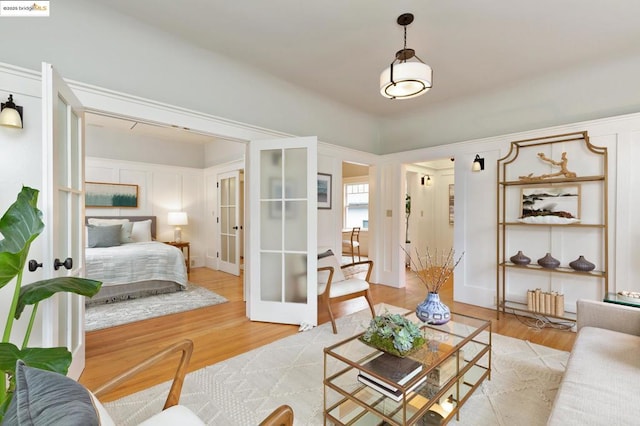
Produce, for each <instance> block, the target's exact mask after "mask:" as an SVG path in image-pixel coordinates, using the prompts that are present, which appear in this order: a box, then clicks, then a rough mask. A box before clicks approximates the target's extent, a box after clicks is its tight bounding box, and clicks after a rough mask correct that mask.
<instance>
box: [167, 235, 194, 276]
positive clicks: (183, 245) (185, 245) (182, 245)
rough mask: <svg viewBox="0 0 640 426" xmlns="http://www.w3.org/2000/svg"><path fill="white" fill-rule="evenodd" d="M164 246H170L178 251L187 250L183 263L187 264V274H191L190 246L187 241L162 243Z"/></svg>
mask: <svg viewBox="0 0 640 426" xmlns="http://www.w3.org/2000/svg"><path fill="white" fill-rule="evenodd" d="M164 243H165V244H169V245H170V246H174V247H178V248H179V249H180V250H182V251H183V252H184V249H185V248H186V249H187V257H186V259H185V262H186V264H187V274H188V273H189V272H191V245H190V244H189V242H188V241H180V242H178V241H164Z"/></svg>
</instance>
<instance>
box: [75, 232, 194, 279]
mask: <svg viewBox="0 0 640 426" xmlns="http://www.w3.org/2000/svg"><path fill="white" fill-rule="evenodd" d="M85 257H86V273H87V278H91V279H94V280H98V281H102V285H103V287H104V286H109V285H119V284H129V283H136V282H141V281H149V280H162V281H174V282H176V283H178V284H180V285H182V286H183V287H186V285H187V269H186V266H185V263H184V256H183V254H182V251H181V250H180V249H179V248H177V247H173V246H170V245H168V244H164V243H160V242H157V241H151V242H144V243H128V244H122V245H119V246H115V247H99V248H87V249H86V253H85Z"/></svg>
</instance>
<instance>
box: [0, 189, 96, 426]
mask: <svg viewBox="0 0 640 426" xmlns="http://www.w3.org/2000/svg"><path fill="white" fill-rule="evenodd" d="M37 202H38V190H36V189H33V188H29V187H24V186H23V187H22V190H21V191H20V193H19V194H18V198H17V200H16V201H15V203H13V204H12V205H11V206H10V207H9V208H8V209H7V211H6V212H5V213H4V215H3V216H2V218H0V233H2V235H3V237H4V239H3V240H0V288H2V287H5V286H6V285H7V284H9V283H10V282H11V281H12V280H13V279H14V278H15V282H14V284H15V289H14V291H13V297H12V299H11V306H10V308H9V313H8V316H7V320H6V323H5V325H4V333H3V335H2V341H1V342H0V369H2V372H3V373H4V376H3V381H4V383H5V385H4V386H0V420H1V419H2V418H3V417H4V413H5V411H6V409H7V407H8V405H9V402H10V401H11V398H12V396H13V390H14V387H15V379H14V374H15V366H16V362H17V360H18V359H20V360H22V361H23V362H24V363H25V364H26V365H28V366H31V367H36V368H40V369H43V370H49V371H55V372H58V373H60V374H65V375H66V374H67V370H68V369H69V366H70V365H71V352H69V351H68V350H67V348H65V347H58V348H33V347H28V343H29V337H30V335H31V331H32V328H33V324H34V322H35V318H36V312H37V309H38V303H39V302H41V301H42V300H45V299H48V298H49V297H51V296H52V295H53V294H55V293H59V292H71V293H76V294H80V295H83V296H88V297H91V296H93V295H95V294H96V293H97V292H98V290H100V287H101V286H102V283H101V282H100V281H95V280H90V279H85V278H78V277H56V278H52V279H48V280H42V281H37V282H33V283H30V284H27V285H25V286H22V278H23V277H22V274H23V271H24V267H25V263H26V262H27V256H28V254H29V248H30V247H31V243H32V242H33V241H34V240H35V239H36V238H37V237H38V235H40V233H41V232H42V230H43V229H44V223H43V222H42V212H41V211H40V210H38V208H37ZM27 305H33V310H32V311H31V317H30V318H29V323H28V326H27V330H26V331H25V335H24V338H23V341H22V345H21V347H18V346H16V345H14V344H13V343H11V342H9V340H10V338H11V331H12V329H13V325H14V320H18V319H19V318H20V316H21V315H22V312H23V311H24V308H25V307H26V306H27Z"/></svg>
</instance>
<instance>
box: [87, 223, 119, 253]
mask: <svg viewBox="0 0 640 426" xmlns="http://www.w3.org/2000/svg"><path fill="white" fill-rule="evenodd" d="M121 228H122V225H109V226H96V225H87V247H91V248H94V247H114V246H119V245H120V235H121Z"/></svg>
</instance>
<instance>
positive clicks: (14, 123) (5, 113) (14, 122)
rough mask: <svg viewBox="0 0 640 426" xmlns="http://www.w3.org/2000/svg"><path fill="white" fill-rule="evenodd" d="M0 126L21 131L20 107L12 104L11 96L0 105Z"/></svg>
mask: <svg viewBox="0 0 640 426" xmlns="http://www.w3.org/2000/svg"><path fill="white" fill-rule="evenodd" d="M0 126H5V127H15V128H18V129H22V107H21V106H18V105H16V104H14V103H13V95H9V100H8V101H7V102H4V103H2V104H0Z"/></svg>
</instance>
